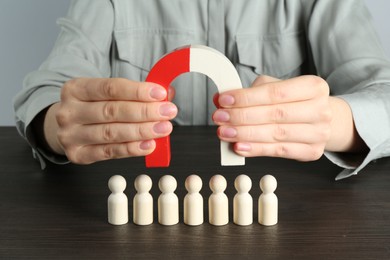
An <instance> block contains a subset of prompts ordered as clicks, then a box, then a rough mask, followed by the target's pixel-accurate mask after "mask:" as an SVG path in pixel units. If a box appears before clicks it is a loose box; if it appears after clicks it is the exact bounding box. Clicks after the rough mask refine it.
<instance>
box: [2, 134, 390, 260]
mask: <svg viewBox="0 0 390 260" xmlns="http://www.w3.org/2000/svg"><path fill="white" fill-rule="evenodd" d="M215 130H216V129H215V128H213V127H175V129H174V132H173V134H172V138H171V139H172V163H171V167H169V168H165V169H147V168H145V166H144V158H132V159H124V160H116V161H108V162H101V163H96V164H93V165H88V166H77V165H71V164H69V165H65V166H57V165H49V166H48V167H47V168H46V169H45V170H43V171H42V170H41V169H40V166H39V164H38V162H37V161H35V160H34V159H33V158H32V156H31V150H30V148H29V147H28V146H27V145H26V144H25V143H24V141H23V140H22V139H21V138H20V137H19V136H18V134H17V132H16V130H15V128H13V127H2V128H0V144H1V149H0V259H9V258H22V259H33V258H34V259H123V258H126V259H127V258H131V259H138V258H145V259H156V258H161V259H166V258H178V259H267V258H276V259H347V258H354V259H390V159H381V160H379V161H377V162H375V163H371V164H370V165H369V166H368V167H366V168H365V169H364V170H363V171H362V172H361V173H360V174H359V175H358V176H355V177H352V178H349V179H346V180H342V181H338V182H336V181H334V178H335V176H336V175H337V173H338V172H339V171H340V168H338V167H336V166H334V165H333V164H331V163H330V162H329V161H328V160H327V159H326V158H322V159H321V160H319V161H317V162H311V163H300V162H295V161H290V160H283V159H273V158H247V161H246V165H245V166H240V167H239V166H235V167H221V166H220V161H219V141H218V139H217V138H216V135H215ZM143 173H146V174H148V175H150V176H151V177H152V179H153V188H152V194H153V197H154V199H155V203H154V205H155V216H156V215H157V207H156V206H157V197H158V194H159V191H158V187H157V182H158V180H159V178H160V177H161V176H162V175H163V174H172V175H174V176H175V177H176V178H177V181H178V189H177V195H178V197H179V201H180V223H179V224H177V225H175V226H170V227H167V226H162V225H160V224H158V223H157V221H155V223H154V224H152V225H150V226H146V227H145V226H136V225H134V224H133V223H131V222H129V223H128V224H126V225H123V226H112V225H110V224H108V223H107V205H106V203H107V197H108V195H109V193H110V192H109V190H108V188H107V181H108V179H109V177H110V176H112V175H114V174H121V175H123V176H124V177H125V178H126V179H127V183H128V187H127V189H126V194H127V196H128V198H129V209H130V212H129V217H130V219H132V198H133V196H134V194H135V189H134V187H133V182H134V179H135V177H136V176H137V175H139V174H143ZM193 173H196V174H198V175H199V176H201V177H202V179H203V183H204V185H203V189H202V191H201V192H202V195H203V196H204V198H205V204H204V205H205V219H206V220H207V218H208V214H207V198H208V196H209V195H210V189H209V187H208V181H209V179H210V177H211V176H212V175H214V174H222V175H224V176H225V177H226V179H227V181H228V188H227V191H226V193H227V195H228V197H229V206H230V219H232V201H233V196H234V193H235V190H234V187H233V182H234V178H235V177H236V176H238V175H239V174H242V173H245V174H247V175H249V176H250V177H251V178H252V180H253V188H252V190H251V194H252V196H253V198H254V205H257V200H258V197H259V195H260V189H259V185H258V182H259V180H260V178H261V177H262V176H263V175H265V174H272V175H274V176H275V177H276V179H277V180H278V188H277V190H276V194H277V196H278V198H279V223H278V224H277V225H276V226H272V227H265V226H261V225H259V224H257V207H256V206H255V208H254V216H255V217H254V220H255V222H254V224H252V225H250V226H247V227H240V226H237V225H235V224H233V223H232V221H230V223H229V224H228V225H226V226H222V227H215V226H211V225H210V224H208V223H207V221H206V223H205V224H203V225H201V226H198V227H189V226H186V225H184V224H183V218H182V213H183V211H182V210H183V208H182V202H183V197H184V195H185V192H186V191H185V188H184V180H185V178H186V177H187V176H188V175H190V174H193Z"/></svg>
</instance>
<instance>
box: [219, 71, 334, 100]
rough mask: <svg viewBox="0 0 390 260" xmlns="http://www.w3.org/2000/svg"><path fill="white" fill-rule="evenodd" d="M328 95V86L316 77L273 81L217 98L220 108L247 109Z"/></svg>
mask: <svg viewBox="0 0 390 260" xmlns="http://www.w3.org/2000/svg"><path fill="white" fill-rule="evenodd" d="M321 94H324V95H325V94H326V95H328V94H329V86H328V84H327V83H326V82H325V81H324V80H323V79H321V78H319V77H316V76H301V77H297V78H292V79H288V80H283V81H274V82H269V83H265V84H262V85H258V86H256V87H252V88H246V89H237V90H230V91H227V92H224V93H222V94H221V95H220V96H219V99H218V101H219V104H220V105H221V106H222V107H225V108H230V107H249V106H259V105H272V104H280V103H290V102H297V101H304V100H309V99H312V98H314V97H317V96H319V95H321Z"/></svg>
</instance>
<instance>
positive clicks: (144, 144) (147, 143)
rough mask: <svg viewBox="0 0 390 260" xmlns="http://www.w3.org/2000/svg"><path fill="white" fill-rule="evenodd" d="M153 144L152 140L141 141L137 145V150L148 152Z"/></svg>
mask: <svg viewBox="0 0 390 260" xmlns="http://www.w3.org/2000/svg"><path fill="white" fill-rule="evenodd" d="M153 143H154V140H147V141H143V142H141V143H140V144H139V148H140V149H141V150H150V149H151V148H153V145H154V144H153Z"/></svg>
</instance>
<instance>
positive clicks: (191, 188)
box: [183, 174, 203, 226]
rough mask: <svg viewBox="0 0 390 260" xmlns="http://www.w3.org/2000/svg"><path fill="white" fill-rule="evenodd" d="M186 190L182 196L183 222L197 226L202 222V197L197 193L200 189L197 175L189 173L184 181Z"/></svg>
mask: <svg viewBox="0 0 390 260" xmlns="http://www.w3.org/2000/svg"><path fill="white" fill-rule="evenodd" d="M185 187H186V190H187V191H188V193H187V195H186V196H185V197H184V203H183V204H184V205H183V208H184V224H187V225H190V226H198V225H201V224H202V223H203V197H202V195H201V194H200V193H199V191H200V190H201V189H202V179H201V178H200V177H199V176H198V175H194V174H193V175H190V176H188V177H187V179H186V181H185Z"/></svg>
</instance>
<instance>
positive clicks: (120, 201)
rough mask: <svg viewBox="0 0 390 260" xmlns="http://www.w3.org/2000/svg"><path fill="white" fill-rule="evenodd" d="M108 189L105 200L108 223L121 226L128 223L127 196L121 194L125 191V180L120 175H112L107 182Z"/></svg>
mask: <svg viewBox="0 0 390 260" xmlns="http://www.w3.org/2000/svg"><path fill="white" fill-rule="evenodd" d="M108 188H109V189H110V191H111V194H110V196H108V200H107V208H108V223H110V224H112V225H123V224H126V223H127V222H128V221H129V209H128V201H127V196H126V195H125V194H124V193H123V191H124V190H125V189H126V180H125V178H123V177H122V176H120V175H114V176H112V177H111V178H110V179H109V180H108Z"/></svg>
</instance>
